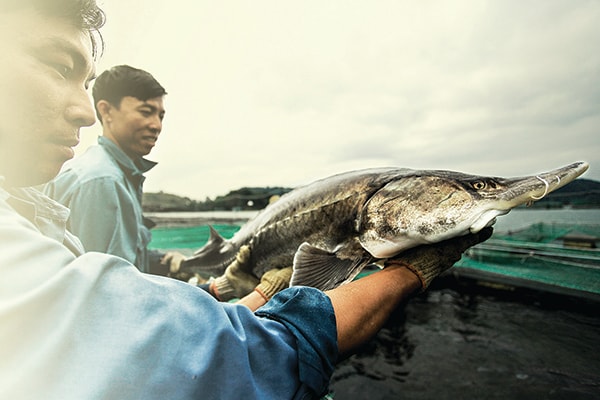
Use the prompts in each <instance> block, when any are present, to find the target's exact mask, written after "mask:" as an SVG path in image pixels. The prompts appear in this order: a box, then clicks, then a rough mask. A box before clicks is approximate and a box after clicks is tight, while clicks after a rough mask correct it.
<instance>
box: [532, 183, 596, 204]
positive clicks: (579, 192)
mask: <svg viewBox="0 0 600 400" xmlns="http://www.w3.org/2000/svg"><path fill="white" fill-rule="evenodd" d="M564 206H571V207H574V208H600V182H597V181H593V180H590V179H575V180H574V181H573V182H571V183H569V184H568V185H566V186H564V187H562V188H560V189H558V190H557V191H555V192H552V193H550V194H549V195H548V196H546V197H544V198H543V199H542V200H539V201H537V202H535V203H534V207H536V208H555V207H558V208H560V207H564Z"/></svg>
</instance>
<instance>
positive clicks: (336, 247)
mask: <svg viewBox="0 0 600 400" xmlns="http://www.w3.org/2000/svg"><path fill="white" fill-rule="evenodd" d="M588 167H589V166H588V164H587V163H585V162H578V163H573V164H570V165H567V166H565V167H562V168H558V169H555V170H553V171H549V172H545V173H541V174H536V175H531V176H525V177H519V178H498V177H482V176H477V175H469V174H464V173H461V172H453V171H443V170H412V169H405V168H377V169H365V170H358V171H351V172H347V173H342V174H338V175H334V176H331V177H328V178H325V179H322V180H318V181H316V182H313V183H311V184H308V185H306V186H303V187H299V188H297V189H294V190H292V191H290V192H288V193H286V194H285V195H283V196H282V197H281V198H280V199H279V200H278V201H276V202H275V203H273V204H271V205H269V206H267V207H266V208H265V209H264V210H262V211H261V212H260V213H259V214H258V215H257V216H256V217H254V218H253V219H251V220H249V221H248V222H247V223H246V224H244V225H243V226H242V227H241V229H240V230H239V231H238V232H237V233H236V234H235V235H234V236H233V237H232V238H231V239H228V240H226V239H224V238H222V237H221V236H220V235H219V234H218V233H217V232H216V231H215V230H214V229H213V228H212V227H211V228H210V229H211V236H210V238H209V241H208V242H207V243H206V245H204V246H203V247H201V248H200V249H199V250H197V251H196V252H195V253H194V255H192V256H191V257H189V258H188V259H186V260H185V261H184V262H183V263H182V266H181V268H182V270H183V271H192V272H196V273H200V274H213V275H220V274H222V273H223V272H224V270H225V268H226V267H227V266H228V265H229V264H230V263H231V262H232V261H233V260H234V259H235V256H236V254H237V253H238V251H239V249H240V248H241V247H242V246H248V248H249V250H250V260H249V265H250V267H249V268H250V269H251V271H250V272H251V273H252V274H253V275H255V276H256V277H257V278H260V277H261V276H262V275H263V274H264V273H265V272H266V271H268V270H270V269H273V268H284V267H289V266H292V265H293V267H294V272H293V275H292V280H291V285H305V286H313V287H317V288H319V289H322V290H328V289H331V288H334V287H337V286H339V285H341V284H343V283H346V282H349V281H351V280H352V279H353V278H354V277H355V276H356V275H357V274H358V273H359V272H360V271H361V270H362V269H363V268H364V267H365V266H367V265H368V264H372V263H378V262H382V261H385V260H386V259H389V258H392V257H395V256H397V255H398V254H400V253H401V252H403V251H404V250H406V249H409V248H412V247H415V246H419V245H422V244H428V243H437V242H441V241H443V240H446V239H450V238H452V237H457V236H462V235H466V234H468V233H476V232H479V231H480V230H481V229H483V228H485V227H487V226H491V225H493V224H494V222H495V220H496V217H498V216H500V215H503V214H506V213H508V212H509V211H510V210H511V209H512V208H514V207H517V206H519V205H521V204H530V203H532V202H534V201H536V200H540V199H541V198H543V197H544V196H546V195H547V194H548V193H550V192H552V191H554V190H556V189H558V188H560V187H562V186H564V185H566V184H567V183H569V182H571V181H572V180H574V179H575V178H577V177H578V176H580V175H581V174H583V173H584V172H585V171H586V170H587V169H588Z"/></svg>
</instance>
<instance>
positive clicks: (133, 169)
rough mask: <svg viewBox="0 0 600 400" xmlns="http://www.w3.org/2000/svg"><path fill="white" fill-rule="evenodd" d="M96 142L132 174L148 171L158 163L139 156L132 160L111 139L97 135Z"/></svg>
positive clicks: (141, 173)
mask: <svg viewBox="0 0 600 400" xmlns="http://www.w3.org/2000/svg"><path fill="white" fill-rule="evenodd" d="M98 144H99V145H100V146H102V147H104V148H105V149H106V151H107V152H108V153H109V154H110V155H111V156H112V157H113V158H114V159H115V160H117V162H118V163H119V164H120V165H121V167H122V168H123V169H124V170H126V171H127V172H128V173H129V174H131V175H132V176H137V175H143V174H144V173H145V172H148V171H150V170H151V169H152V168H154V167H155V166H156V164H158V163H157V162H154V161H150V160H147V159H145V158H143V157H139V158H138V159H137V160H132V159H131V158H130V157H129V156H128V155H127V154H125V152H124V151H123V150H121V148H120V147H119V146H118V145H117V144H116V143H114V142H113V141H112V140H110V139H108V138H106V137H104V136H98Z"/></svg>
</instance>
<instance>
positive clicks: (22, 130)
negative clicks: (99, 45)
mask: <svg viewBox="0 0 600 400" xmlns="http://www.w3.org/2000/svg"><path fill="white" fill-rule="evenodd" d="M91 54H92V53H91V40H90V38H89V35H88V34H87V33H84V32H81V31H79V30H78V29H76V28H74V27H73V26H72V25H70V24H69V23H67V22H65V21H63V20H62V19H59V18H53V17H48V16H42V15H39V14H37V13H36V12H35V11H33V10H32V9H30V8H24V9H22V10H18V11H14V12H9V13H0V175H3V176H5V178H6V182H7V184H8V185H10V186H32V185H37V184H40V183H44V182H47V181H48V180H50V179H52V178H53V177H54V176H56V174H57V173H58V172H59V170H60V168H61V166H62V165H63V163H64V162H65V161H67V160H68V159H70V158H72V157H73V149H72V148H73V147H74V146H76V145H77V144H78V143H79V129H80V128H81V127H82V126H89V125H92V124H93V123H94V121H95V114H94V110H93V108H92V104H91V101H90V97H89V95H88V93H87V88H88V86H89V84H90V81H91V80H92V79H93V78H94V74H95V70H94V65H93V59H92V56H91Z"/></svg>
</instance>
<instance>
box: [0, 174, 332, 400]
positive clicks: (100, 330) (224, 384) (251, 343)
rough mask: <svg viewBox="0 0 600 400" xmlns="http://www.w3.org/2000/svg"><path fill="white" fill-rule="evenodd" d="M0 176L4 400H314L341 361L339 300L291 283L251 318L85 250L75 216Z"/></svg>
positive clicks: (0, 383) (0, 376)
mask: <svg viewBox="0 0 600 400" xmlns="http://www.w3.org/2000/svg"><path fill="white" fill-rule="evenodd" d="M1 184H2V178H1V177H0V276H1V277H2V279H0V398H2V399H17V400H20V399H61V400H65V399H86V400H93V399H149V400H152V399H201V398H209V399H218V398H222V399H304V398H314V397H315V395H319V394H322V393H323V391H325V390H326V388H327V384H328V380H329V377H330V375H331V373H332V371H333V363H334V362H335V360H336V358H337V343H336V327H335V315H334V313H333V308H332V305H331V302H330V300H329V298H328V297H327V296H326V295H325V294H324V293H322V292H320V291H318V290H316V289H311V288H290V289H287V290H284V291H282V292H280V293H279V294H278V295H276V296H275V297H274V298H273V299H272V300H271V301H270V302H269V303H268V304H267V305H266V306H264V307H263V308H261V309H260V310H259V311H257V312H256V313H255V314H253V313H252V312H251V311H250V310H249V309H248V308H246V307H244V306H240V305H235V304H226V303H225V304H224V303H219V302H217V301H215V300H214V299H213V298H212V297H211V296H210V295H208V294H207V293H205V292H204V291H202V290H200V289H198V288H196V287H194V286H191V285H188V284H185V283H183V282H180V281H176V280H173V279H169V278H164V277H160V276H153V275H148V274H143V273H141V272H140V271H139V270H137V269H136V268H135V267H134V266H133V265H132V264H130V263H129V262H127V261H126V260H124V259H122V258H119V257H115V256H111V255H107V254H101V253H97V252H88V253H85V254H82V252H83V249H82V248H81V246H80V244H79V243H78V241H77V239H76V238H75V237H73V235H71V234H69V232H68V231H66V230H65V224H66V218H67V216H68V210H66V209H65V208H64V207H62V206H61V205H60V204H58V203H56V202H54V201H52V200H50V199H48V198H46V197H45V196H43V195H41V194H40V193H39V192H36V191H35V190H33V189H3V188H2V185H1Z"/></svg>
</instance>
